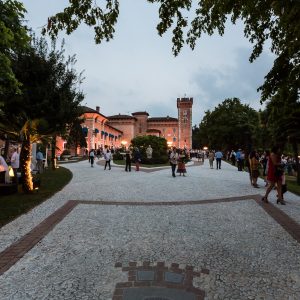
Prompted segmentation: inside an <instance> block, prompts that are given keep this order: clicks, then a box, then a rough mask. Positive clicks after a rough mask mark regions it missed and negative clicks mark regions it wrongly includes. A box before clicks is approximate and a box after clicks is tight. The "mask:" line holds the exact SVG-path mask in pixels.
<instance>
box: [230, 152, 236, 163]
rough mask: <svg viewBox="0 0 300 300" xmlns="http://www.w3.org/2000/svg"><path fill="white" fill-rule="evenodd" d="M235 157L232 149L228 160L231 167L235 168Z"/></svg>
mask: <svg viewBox="0 0 300 300" xmlns="http://www.w3.org/2000/svg"><path fill="white" fill-rule="evenodd" d="M235 156H236V153H235V152H234V150H233V149H232V150H231V152H230V160H231V163H232V165H233V166H235Z"/></svg>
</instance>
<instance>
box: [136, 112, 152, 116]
mask: <svg viewBox="0 0 300 300" xmlns="http://www.w3.org/2000/svg"><path fill="white" fill-rule="evenodd" d="M132 115H133V116H136V115H147V116H149V114H148V113H147V112H146V111H137V112H134V113H132Z"/></svg>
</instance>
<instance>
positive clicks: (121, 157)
mask: <svg viewBox="0 0 300 300" xmlns="http://www.w3.org/2000/svg"><path fill="white" fill-rule="evenodd" d="M124 152H125V151H124ZM113 159H114V160H122V159H124V156H123V155H122V154H121V152H120V151H116V152H115V153H114V154H113Z"/></svg>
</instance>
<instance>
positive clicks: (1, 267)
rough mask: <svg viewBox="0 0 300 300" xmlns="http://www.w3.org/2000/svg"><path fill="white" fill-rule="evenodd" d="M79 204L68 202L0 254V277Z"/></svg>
mask: <svg viewBox="0 0 300 300" xmlns="http://www.w3.org/2000/svg"><path fill="white" fill-rule="evenodd" d="M78 204H79V203H78V201H72V200H71V201H68V202H67V203H66V204H64V205H63V206H62V207H61V208H59V209H58V210H56V211H55V212H54V213H53V214H51V215H50V216H49V217H47V218H46V219H45V220H44V221H42V222H41V223H40V224H39V225H37V226H36V227H34V228H33V229H32V230H31V231H30V232H28V233H27V234H25V235H24V236H23V237H22V238H20V239H19V240H18V241H16V242H15V243H13V244H12V245H10V246H9V247H7V248H6V249H5V250H4V251H2V252H0V276H1V275H2V274H3V273H4V272H6V271H7V270H8V269H10V267H12V266H13V265H14V264H15V263H16V262H17V261H19V260H20V259H21V258H22V257H23V256H24V255H25V254H26V253H27V252H28V251H29V250H30V249H31V248H33V247H34V246H35V245H36V244H37V243H38V242H39V241H40V240H41V239H43V238H44V237H45V236H46V235H47V234H48V233H49V232H50V231H51V230H52V229H53V228H54V227H55V225H56V224H58V223H59V222H60V221H62V220H63V219H64V218H65V217H66V216H67V215H68V214H69V213H70V212H71V211H72V210H73V208H74V207H75V206H77V205H78Z"/></svg>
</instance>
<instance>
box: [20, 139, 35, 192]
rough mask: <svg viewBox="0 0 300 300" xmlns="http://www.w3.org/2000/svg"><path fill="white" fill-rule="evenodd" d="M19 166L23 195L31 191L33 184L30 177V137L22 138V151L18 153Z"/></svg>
mask: <svg viewBox="0 0 300 300" xmlns="http://www.w3.org/2000/svg"><path fill="white" fill-rule="evenodd" d="M20 165H21V175H22V181H23V183H22V185H23V191H24V192H25V193H30V192H32V191H33V182H32V175H31V169H30V165H31V145H30V136H26V137H24V140H23V142H22V149H21V153H20Z"/></svg>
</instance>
